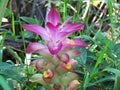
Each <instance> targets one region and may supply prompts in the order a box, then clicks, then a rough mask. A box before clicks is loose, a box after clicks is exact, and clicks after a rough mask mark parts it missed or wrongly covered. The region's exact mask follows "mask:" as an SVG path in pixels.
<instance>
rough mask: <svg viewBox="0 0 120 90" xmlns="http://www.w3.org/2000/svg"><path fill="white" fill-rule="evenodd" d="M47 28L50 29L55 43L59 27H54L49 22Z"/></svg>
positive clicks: (50, 34)
mask: <svg viewBox="0 0 120 90" xmlns="http://www.w3.org/2000/svg"><path fill="white" fill-rule="evenodd" d="M46 26H47V27H48V30H49V36H50V38H51V39H53V40H54V41H56V39H57V32H58V26H54V25H53V24H51V23H49V22H48V23H47V24H46Z"/></svg>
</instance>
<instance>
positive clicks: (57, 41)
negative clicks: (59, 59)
mask: <svg viewBox="0 0 120 90" xmlns="http://www.w3.org/2000/svg"><path fill="white" fill-rule="evenodd" d="M70 21H71V18H69V19H67V20H66V21H65V22H63V24H62V25H60V15H59V13H58V12H57V11H56V10H55V9H54V8H51V10H50V12H49V13H48V16H47V23H46V27H47V28H46V29H45V28H43V27H41V26H39V25H35V24H23V28H24V29H26V30H28V31H30V32H33V33H35V34H38V35H40V36H41V37H42V38H43V39H44V40H45V41H46V45H42V44H37V43H33V44H30V45H28V48H27V52H28V53H30V52H34V51H44V50H49V52H50V53H51V54H52V55H56V54H58V53H59V52H60V51H61V50H63V48H66V47H67V46H68V45H70V44H68V43H66V38H67V36H68V35H69V34H71V33H73V32H76V31H78V30H83V29H84V24H83V23H74V24H70ZM73 40H74V42H75V44H74V46H77V47H86V46H87V45H86V43H85V42H84V41H82V40H81V39H73ZM34 44H35V45H34ZM37 45H39V46H37ZM72 47H73V45H70V46H69V48H72ZM37 49H38V50H37Z"/></svg>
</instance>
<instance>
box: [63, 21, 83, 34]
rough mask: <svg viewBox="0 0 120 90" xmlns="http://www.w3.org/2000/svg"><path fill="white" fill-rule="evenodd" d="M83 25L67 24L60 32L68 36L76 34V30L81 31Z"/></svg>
mask: <svg viewBox="0 0 120 90" xmlns="http://www.w3.org/2000/svg"><path fill="white" fill-rule="evenodd" d="M83 29H84V24H82V23H74V24H68V25H67V26H65V27H63V29H62V30H61V32H66V33H68V34H70V33H73V32H76V31H78V30H83Z"/></svg>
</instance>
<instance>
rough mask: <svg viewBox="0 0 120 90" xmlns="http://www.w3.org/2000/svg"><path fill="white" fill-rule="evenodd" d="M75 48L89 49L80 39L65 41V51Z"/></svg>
mask: <svg viewBox="0 0 120 90" xmlns="http://www.w3.org/2000/svg"><path fill="white" fill-rule="evenodd" d="M74 47H80V48H82V47H87V44H86V43H85V42H84V41H82V40H81V39H79V38H74V39H66V40H64V41H63V50H64V49H70V48H74Z"/></svg>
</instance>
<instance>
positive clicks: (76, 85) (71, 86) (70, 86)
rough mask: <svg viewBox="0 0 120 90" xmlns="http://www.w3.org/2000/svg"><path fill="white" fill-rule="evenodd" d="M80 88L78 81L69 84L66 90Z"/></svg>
mask: <svg viewBox="0 0 120 90" xmlns="http://www.w3.org/2000/svg"><path fill="white" fill-rule="evenodd" d="M79 86H80V82H79V81H78V80H73V81H72V82H70V83H69V85H68V88H67V90H76V89H77V88H78V87H79Z"/></svg>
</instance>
